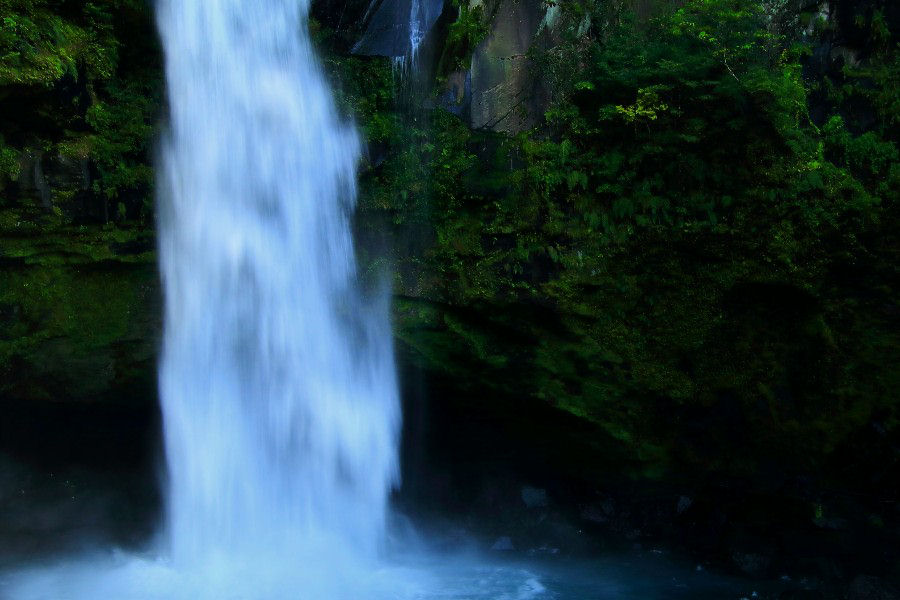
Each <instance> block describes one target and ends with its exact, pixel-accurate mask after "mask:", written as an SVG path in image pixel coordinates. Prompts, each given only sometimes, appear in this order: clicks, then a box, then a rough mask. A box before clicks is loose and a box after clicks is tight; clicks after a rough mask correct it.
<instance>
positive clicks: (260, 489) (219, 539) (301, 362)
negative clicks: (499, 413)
mask: <svg viewBox="0 0 900 600" xmlns="http://www.w3.org/2000/svg"><path fill="white" fill-rule="evenodd" d="M157 10H158V19H159V27H160V32H161V35H162V40H163V44H164V47H165V52H166V59H167V62H166V71H167V82H168V93H169V99H170V110H171V116H170V118H171V123H170V127H169V132H168V135H167V138H166V140H165V141H164V143H163V145H162V156H161V165H160V173H161V176H160V186H159V187H160V190H161V192H160V208H159V213H160V218H159V240H160V242H159V243H160V248H159V251H160V263H161V271H162V277H163V282H164V287H165V300H166V302H165V306H166V308H165V336H164V343H163V348H162V357H161V367H160V377H159V386H160V396H161V403H162V415H163V425H164V427H163V429H164V438H165V440H164V441H165V450H166V457H167V466H168V470H167V477H168V491H167V493H168V497H167V502H166V518H165V525H164V528H163V530H162V531H161V532H160V534H159V536H158V540H157V542H156V543H155V544H154V545H153V547H152V548H151V549H150V550H148V551H147V552H145V553H143V554H134V553H122V552H118V551H105V552H99V553H93V554H85V555H82V556H81V557H79V558H76V559H73V560H71V561H69V562H64V563H62V564H59V563H57V564H53V565H49V566H31V567H28V568H27V569H20V570H18V571H17V572H14V573H9V574H6V575H5V576H4V577H3V578H2V580H0V595H2V596H3V597H8V598H13V599H21V600H38V599H46V600H51V599H52V600H62V599H72V600H82V599H85V600H86V599H96V598H110V599H113V600H128V599H135V600H137V599H140V600H152V599H170V598H171V599H182V598H183V599H198V598H199V599H204V598H208V599H217V600H227V599H260V600H281V599H310V600H343V599H348V600H349V599H356V598H366V599H372V600H380V599H385V600H386V599H397V600H405V599H409V600H412V599H423V600H424V599H437V598H442V599H453V598H459V599H462V598H468V599H473V600H477V599H484V600H488V599H492V600H499V599H526V598H557V599H564V598H571V599H575V598H578V599H587V598H675V597H692V598H696V597H698V595H697V594H698V592H701V591H702V590H703V589H709V590H716V592H715V593H716V595H715V596H712V597H722V596H721V595H720V594H719V592H721V591H722V590H723V589H724V588H721V587H719V586H720V585H724V584H721V582H719V581H718V580H715V579H711V578H705V579H703V580H702V581H698V582H693V583H692V585H690V586H688V585H683V584H684V583H685V581H687V580H688V577H689V576H690V573H691V572H690V571H686V572H687V573H688V575H687V576H684V575H683V574H682V573H683V572H685V570H684V569H682V570H680V571H677V572H678V573H679V575H678V576H676V575H674V574H672V573H669V571H667V569H670V567H667V566H664V565H660V564H655V563H654V564H647V563H644V562H626V563H622V564H620V563H609V564H604V563H599V562H594V563H590V564H574V565H565V564H559V563H555V564H552V565H551V564H549V563H545V564H540V563H524V562H517V561H514V560H508V561H500V560H496V559H495V560H492V561H487V560H485V559H484V558H483V556H479V555H477V554H471V553H469V554H467V553H455V554H451V555H448V554H446V553H439V552H437V551H434V550H433V549H429V548H428V546H427V544H425V543H423V542H422V541H420V540H418V539H417V538H416V536H415V535H414V534H413V533H411V532H409V531H407V532H405V533H402V534H401V533H400V532H399V530H393V529H392V528H391V527H390V514H389V513H390V510H389V506H388V497H389V494H390V491H391V489H392V487H393V486H394V485H395V484H397V483H398V481H397V479H398V471H399V466H398V441H399V440H398V437H399V433H400V427H399V426H400V405H399V399H398V391H397V382H396V380H395V378H396V375H395V366H394V364H393V350H392V347H391V332H390V326H389V320H388V311H387V308H388V306H387V303H386V294H384V293H382V294H381V295H376V296H374V297H371V296H370V297H366V296H365V295H364V294H362V293H361V292H360V290H359V289H358V281H357V273H356V265H355V261H354V254H353V244H352V240H351V235H350V226H349V220H350V216H351V211H352V208H353V201H354V196H355V189H354V186H355V167H356V163H357V159H358V154H359V143H358V138H357V135H356V133H355V132H354V131H353V130H352V128H351V127H349V126H348V125H347V124H345V123H343V122H341V120H340V119H339V118H338V116H337V114H336V112H335V108H334V106H333V103H332V100H331V97H330V93H329V91H328V89H327V86H326V85H325V82H324V79H323V77H322V75H321V73H320V70H319V68H318V66H317V64H316V62H315V56H314V52H313V49H312V47H311V45H310V40H309V36H308V33H307V30H306V14H305V11H306V6H305V4H303V3H302V2H298V1H297V0H255V1H253V2H250V1H248V0H215V1H214V0H196V1H192V2H180V1H177V0H161V1H160V2H159V3H158V4H157ZM650 572H652V573H654V575H655V577H654V578H651V577H648V573H650ZM660 581H661V582H662V583H657V582H660ZM673 582H674V583H673ZM676 583H677V584H678V585H676ZM734 597H737V596H736V595H735V596H734Z"/></svg>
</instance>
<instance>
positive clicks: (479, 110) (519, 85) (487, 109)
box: [471, 0, 545, 133]
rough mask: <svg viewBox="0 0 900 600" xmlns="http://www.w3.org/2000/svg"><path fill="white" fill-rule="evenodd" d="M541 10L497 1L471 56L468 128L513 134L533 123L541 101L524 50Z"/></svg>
mask: <svg viewBox="0 0 900 600" xmlns="http://www.w3.org/2000/svg"><path fill="white" fill-rule="evenodd" d="M544 14H545V8H544V5H543V3H542V2H539V1H537V0H502V1H501V3H500V5H499V7H498V8H497V12H496V15H495V16H494V18H493V20H492V25H491V32H490V33H489V34H488V36H487V38H485V40H484V41H483V42H482V43H481V44H480V45H479V46H478V48H477V49H476V50H475V53H474V54H473V56H472V68H471V78H472V107H471V126H472V128H474V129H490V130H492V131H502V132H507V133H517V132H519V131H523V130H525V129H528V128H529V127H532V126H533V125H535V124H536V123H537V121H538V119H539V117H540V115H541V113H542V112H543V109H542V106H543V101H542V95H541V93H540V85H539V81H538V80H537V79H536V78H535V77H534V72H533V69H532V68H531V62H530V61H529V60H528V58H527V52H528V49H529V48H530V47H531V46H532V44H533V43H535V38H536V36H537V35H538V32H539V30H540V26H541V23H542V22H543V20H544Z"/></svg>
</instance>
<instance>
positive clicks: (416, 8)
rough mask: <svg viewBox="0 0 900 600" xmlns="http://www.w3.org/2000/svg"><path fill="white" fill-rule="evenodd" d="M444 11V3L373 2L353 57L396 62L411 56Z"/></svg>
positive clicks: (415, 0)
mask: <svg viewBox="0 0 900 600" xmlns="http://www.w3.org/2000/svg"><path fill="white" fill-rule="evenodd" d="M443 9H444V2H443V0H380V1H379V0H373V2H372V4H371V6H370V7H369V9H368V11H367V15H368V17H367V19H368V22H367V24H366V30H365V33H364V34H363V36H362V38H361V39H360V40H359V42H358V43H357V44H356V46H354V47H353V52H354V53H355V54H361V55H364V56H387V57H391V58H398V57H403V56H410V55H412V54H414V53H415V52H416V51H417V50H418V48H419V45H421V43H422V42H423V40H424V39H425V36H427V35H428V33H429V32H430V31H431V29H432V27H434V24H435V22H436V21H437V20H438V17H440V16H441V12H442V11H443Z"/></svg>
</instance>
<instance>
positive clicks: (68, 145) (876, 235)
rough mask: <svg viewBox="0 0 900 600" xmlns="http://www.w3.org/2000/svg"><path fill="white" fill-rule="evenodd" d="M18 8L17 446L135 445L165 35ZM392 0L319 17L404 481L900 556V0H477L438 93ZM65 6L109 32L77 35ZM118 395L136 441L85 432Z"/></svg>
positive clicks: (1, 358) (597, 514) (776, 541)
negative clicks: (382, 337) (69, 428)
mask: <svg viewBox="0 0 900 600" xmlns="http://www.w3.org/2000/svg"><path fill="white" fill-rule="evenodd" d="M11 6H13V11H12V13H11V15H12V16H11V17H10V18H12V19H14V20H15V21H16V23H17V25H16V26H15V27H14V28H12V29H4V30H3V36H5V37H2V38H0V43H2V44H4V48H5V49H14V50H15V53H9V52H7V53H5V54H3V56H4V57H5V58H3V59H2V61H0V135H2V139H0V182H2V183H0V185H2V193H0V236H2V240H3V242H2V246H0V402H2V405H3V407H4V410H5V412H6V414H7V415H9V416H10V418H9V419H7V420H6V421H5V422H4V426H3V429H2V431H3V436H2V443H3V447H4V450H7V451H9V450H15V451H16V452H18V453H19V455H21V456H28V455H31V456H36V455H38V454H41V452H39V451H38V447H39V446H42V444H38V443H36V440H37V439H39V438H40V437H42V436H48V435H49V436H52V437H54V439H57V441H58V442H59V444H58V445H56V446H53V445H51V446H49V447H51V448H56V449H58V450H59V452H58V453H59V454H68V453H70V450H67V448H68V449H72V448H76V447H82V449H84V447H89V446H92V445H93V447H95V448H104V450H103V451H102V452H100V454H109V453H110V452H113V450H109V449H110V448H115V447H118V446H119V445H120V444H121V445H123V447H124V446H127V444H126V442H125V438H127V439H130V440H145V439H149V438H153V436H155V435H156V434H157V431H156V427H158V423H157V421H156V420H155V417H153V415H155V403H156V399H155V361H156V350H157V348H158V340H159V332H160V323H159V319H160V317H159V315H160V312H161V310H160V309H161V307H160V299H159V283H158V281H157V275H156V268H155V256H154V245H155V241H154V238H153V232H152V229H153V196H152V179H153V177H152V169H151V167H150V165H151V164H152V160H151V159H152V154H153V143H154V142H153V140H154V135H155V127H156V125H155V124H156V123H157V122H158V119H159V117H160V114H161V113H162V112H163V109H162V106H161V104H162V101H161V98H162V96H163V94H162V89H161V88H162V84H161V76H160V61H159V56H158V47H157V45H156V41H155V32H154V29H153V24H152V19H151V17H150V14H149V12H148V9H147V7H146V6H145V5H144V4H143V3H141V2H128V1H120V2H118V3H115V8H116V10H112V9H110V10H106V9H104V10H101V11H100V12H98V13H92V12H90V11H88V10H87V8H83V10H82V8H79V7H74V6H69V5H68V4H66V8H65V10H63V9H61V8H59V7H58V6H56V5H55V4H51V3H48V2H37V3H18V4H17V3H13V4H12V5H11ZM379 6H381V7H382V8H384V6H391V5H385V4H384V3H382V5H379ZM379 6H375V7H371V6H369V3H367V2H357V1H355V0H348V1H347V2H334V1H331V0H321V1H318V2H315V3H314V4H313V17H314V21H313V23H312V26H313V28H314V30H315V35H316V39H317V42H318V43H319V45H320V47H321V50H322V54H323V58H324V63H325V69H326V71H327V72H328V74H329V76H330V77H331V78H332V81H333V83H334V87H335V90H336V94H337V96H338V101H339V103H340V105H341V107H342V109H343V110H344V111H345V112H346V114H347V115H348V116H349V117H352V118H353V119H354V120H355V122H356V124H357V126H358V127H359V129H360V131H361V134H362V135H363V136H364V138H365V141H366V144H367V147H368V153H367V156H366V158H365V159H364V161H363V164H362V165H361V167H360V192H361V193H360V201H359V209H358V214H357V239H358V242H359V254H360V260H361V263H362V266H363V272H364V275H365V276H366V277H370V278H371V279H372V280H373V281H374V280H377V279H379V277H380V276H381V275H382V274H383V273H385V272H390V273H393V283H394V289H395V292H396V300H395V304H394V312H395V331H396V342H397V352H398V356H399V358H400V362H401V364H402V365H403V370H404V371H403V372H404V381H405V382H406V388H405V394H404V396H405V398H406V402H407V411H406V414H407V432H406V433H407V436H406V449H405V451H404V458H405V465H406V469H407V471H408V477H406V482H407V485H406V491H404V492H403V494H406V496H401V498H400V500H401V502H403V501H408V504H409V505H410V506H413V505H415V506H429V503H430V505H431V506H434V507H436V508H441V507H443V508H447V507H448V506H452V507H455V508H456V509H458V510H459V511H460V512H463V513H466V512H469V513H478V512H479V511H482V512H483V514H484V515H486V517H485V520H486V521H490V519H489V518H488V517H487V515H489V514H491V513H492V512H494V513H496V511H497V510H498V507H501V506H507V507H512V506H517V507H519V505H521V504H522V501H521V498H519V496H520V491H521V487H522V486H523V485H526V484H527V485H529V486H533V487H536V488H539V489H544V490H546V491H547V492H548V495H549V497H550V498H551V500H552V501H553V503H555V504H553V506H555V507H556V509H558V510H559V512H560V514H563V513H564V514H565V519H568V522H569V523H570V524H574V525H573V527H574V528H575V530H578V529H579V528H580V529H583V530H590V531H593V532H595V533H599V534H602V535H611V536H619V537H620V538H622V539H626V540H628V543H641V542H642V541H643V542H647V541H648V540H651V539H667V540H669V541H670V542H671V541H672V540H683V544H684V546H685V547H687V548H688V549H689V550H691V551H696V552H698V553H700V554H703V553H705V554H706V555H716V556H718V557H719V558H720V559H721V560H722V561H723V562H725V563H728V564H731V565H732V567H733V568H736V569H743V568H744V567H747V568H750V567H748V565H751V566H752V565H753V564H755V565H757V566H759V569H757V570H758V571H760V574H764V573H763V572H766V573H767V572H769V571H771V573H775V571H777V568H778V565H779V564H787V563H789V562H790V561H792V560H793V561H795V562H794V563H793V564H797V562H798V561H799V559H798V558H797V557H800V556H810V555H816V556H825V555H827V556H828V557H829V558H828V559H827V560H828V561H832V562H830V563H828V566H827V567H822V569H825V570H827V569H830V568H832V567H833V566H834V565H835V564H840V565H847V564H851V566H843V567H841V568H842V569H844V571H845V572H843V573H842V575H844V576H846V577H848V578H849V577H852V576H853V575H854V574H855V573H856V572H857V571H858V570H859V569H860V568H861V567H860V566H859V564H858V563H856V562H854V561H850V560H849V559H847V557H846V556H841V555H840V551H839V548H840V547H841V546H842V545H847V544H850V545H853V546H854V547H857V546H859V547H862V546H866V547H870V548H871V549H872V553H873V555H875V558H872V555H869V554H864V553H863V554H860V556H862V557H864V558H865V559H866V560H869V559H871V561H870V563H871V564H872V565H874V566H872V568H873V569H876V570H880V571H881V572H882V573H887V572H888V571H889V570H890V568H892V565H894V564H895V563H896V560H897V557H896V555H895V553H893V552H892V551H890V548H891V540H896V539H897V531H898V530H897V527H898V519H897V512H896V511H897V508H896V507H897V497H898V489H897V482H898V481H900V472H898V448H900V439H898V412H897V410H898V407H897V392H896V390H897V389H898V385H900V373H898V368H897V364H900V355H898V348H900V339H898V331H900V323H898V319H900V309H898V306H897V299H896V290H897V288H898V283H900V275H898V270H897V267H896V265H897V261H896V258H897V256H896V249H897V248H898V247H900V240H898V239H897V231H898V228H897V212H896V211H897V209H896V198H897V192H898V190H900V179H898V178H900V167H898V155H897V146H896V144H897V142H898V139H897V138H898V124H900V113H898V109H897V105H896V89H897V88H896V86H897V81H898V74H897V55H896V43H897V32H898V30H900V29H898V23H897V19H898V16H897V8H896V6H894V3H891V2H887V1H886V0H871V1H868V0H867V1H851V0H845V1H841V2H836V3H830V4H828V5H827V6H826V5H825V4H821V5H809V6H806V5H804V6H801V7H784V8H782V9H781V12H777V13H775V14H774V15H773V14H770V13H769V12H766V11H768V10H769V9H770V7H769V5H763V4H756V3H752V2H742V3H737V4H729V3H726V2H703V3H701V2H689V3H683V4H679V5H678V6H671V5H669V4H667V3H659V4H657V3H653V2H641V3H635V4H634V5H633V6H629V5H626V6H617V7H612V6H608V5H606V4H604V3H599V2H583V3H570V4H565V3H562V4H559V5H557V6H555V7H549V6H546V5H544V4H543V3H540V2H512V1H507V0H498V1H496V2H484V3H480V2H458V3H453V4H448V5H446V6H443V7H442V8H443V14H442V16H440V18H439V19H437V21H436V22H435V24H434V27H433V28H432V30H431V34H430V38H429V39H428V40H427V52H426V53H425V54H424V57H425V58H424V59H423V63H424V64H422V65H420V67H421V73H422V75H420V76H421V77H422V78H424V79H426V81H425V82H424V83H423V82H419V83H418V85H419V86H420V87H421V88H424V89H422V90H419V91H416V94H415V98H414V99H412V100H410V99H409V98H408V96H409V95H410V94H409V93H408V90H406V92H405V95H406V97H403V98H399V96H401V95H402V94H399V93H398V89H399V88H402V87H403V85H404V84H403V83H402V82H399V81H397V80H396V79H395V78H394V76H393V75H392V73H391V66H390V62H389V61H388V60H385V59H382V58H378V57H366V56H360V55H358V54H354V53H353V52H352V50H353V48H354V46H355V45H356V44H357V42H358V41H359V40H360V39H361V38H362V36H364V34H365V31H366V28H367V26H368V25H370V24H371V23H372V19H373V18H374V17H373V15H374V14H375V13H377V11H378V10H379ZM373 10H374V11H375V12H374V13H373V12H372V11H373ZM385 10H386V9H385ZM60 20H61V21H60ZM54 23H55V24H57V25H59V24H60V23H63V24H67V25H69V26H70V27H69V28H68V29H66V28H60V27H57V28H56V29H53V28H52V27H50V25H53V24H54ZM73 28H75V29H73ZM62 30H65V31H78V32H80V33H79V35H80V36H81V37H79V38H78V39H79V40H89V43H88V44H85V45H80V46H77V47H78V48H81V49H83V50H84V49H87V50H84V52H83V54H80V55H75V56H73V55H72V53H71V52H70V46H71V44H72V40H70V39H65V38H64V37H53V36H51V35H49V34H47V33H46V32H48V31H62ZM34 49H37V50H39V51H33V50H34ZM63 50H66V52H63ZM88 50H89V51H88ZM13 54H15V56H14V57H13ZM9 57H13V58H9ZM13 59H15V60H13ZM92 411H96V412H92ZM93 414H96V415H97V419H98V422H102V423H103V425H102V426H101V427H99V428H98V429H102V430H104V431H108V434H101V433H99V432H94V433H95V434H96V435H93V434H92V435H86V434H85V435H81V434H73V435H69V436H68V437H67V436H66V435H64V434H63V433H61V431H62V430H61V429H56V428H54V426H52V423H53V422H56V423H61V422H67V421H68V420H69V419H70V418H71V419H72V422H74V423H79V424H80V425H78V427H76V428H75V430H76V431H77V430H79V428H88V423H90V422H91V419H92V418H93V417H91V415H93ZM54 415H55V416H54ZM111 415H112V416H111ZM32 417H34V418H32ZM142 423H143V424H144V425H143V426H144V427H145V428H146V429H144V430H143V431H144V433H142V434H140V435H137V434H135V435H132V434H131V433H129V434H128V435H126V436H125V437H124V438H123V437H122V435H121V434H122V432H131V431H133V429H131V428H132V427H137V428H138V429H140V427H141V424H142ZM146 447H147V445H146V444H145V443H144V441H139V442H135V445H134V446H133V448H132V449H133V451H134V453H135V455H141V453H143V452H145V450H144V449H145V448H146ZM54 452H56V450H54ZM85 452H86V454H85V456H86V457H87V458H85V460H86V461H87V462H91V461H94V460H95V459H96V455H93V458H91V456H92V453H91V452H90V451H87V450H86V451H85ZM50 454H53V453H52V452H51V453H50ZM95 454H96V453H95ZM125 454H127V453H125ZM137 462H140V461H139V460H137V459H136V462H135V464H136V463H137ZM98 464H99V463H98ZM681 498H688V499H689V500H690V502H689V506H686V501H682V500H681ZM611 506H612V507H614V508H610V507H611ZM626 506H631V507H632V508H630V509H626V508H623V507H626ZM520 508H522V510H525V508H528V507H524V508H523V507H520ZM509 514H510V515H513V516H511V517H510V519H509V520H508V521H507V522H504V524H503V527H508V528H514V527H517V526H521V527H522V528H523V530H524V529H528V527H530V525H529V523H530V521H529V519H531V518H532V517H534V518H538V516H539V515H537V513H534V514H532V513H529V512H528V511H525V512H524V513H522V514H521V515H520V514H519V513H517V512H516V511H512V510H511V511H509ZM519 516H521V520H519V521H517V520H516V519H518V518H519ZM560 518H561V519H562V517H560ZM565 519H563V520H565ZM516 523H518V525H516ZM498 527H499V526H498ZM560 527H562V525H560ZM635 532H637V533H635ZM496 533H497V534H498V535H499V534H503V535H508V533H509V532H506V533H504V532H502V531H499V530H498V531H497V532H496ZM540 535H542V534H541V533H540V528H539V527H536V526H535V527H534V528H533V536H534V537H533V538H532V539H537V538H539V537H540ZM563 537H565V536H563ZM601 537H602V536H601ZM894 547H895V548H896V546H894ZM817 553H818V554H817ZM748 556H751V557H752V556H767V557H768V563H766V566H760V565H762V564H763V563H761V562H759V561H754V560H751V559H747V557H748ZM735 557H737V558H735ZM779 561H780V562H779ZM763 562H765V561H763ZM799 562H802V561H799ZM826 562H827V561H826ZM751 563H752V564H751ZM742 565H743V566H742ZM806 567H808V568H811V569H813V570H815V569H819V568H820V567H821V565H820V566H810V564H808V563H807V564H806ZM751 570H753V569H751Z"/></svg>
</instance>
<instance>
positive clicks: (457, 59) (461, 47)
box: [437, 0, 499, 78]
mask: <svg viewBox="0 0 900 600" xmlns="http://www.w3.org/2000/svg"><path fill="white" fill-rule="evenodd" d="M453 6H455V7H456V9H457V16H456V20H455V21H454V22H453V23H451V24H450V28H449V30H448V32H447V39H446V41H445V42H444V47H443V49H442V53H441V57H440V59H439V61H438V67H437V72H438V77H439V78H442V77H446V76H447V75H448V74H449V73H451V72H453V71H458V70H465V69H468V68H469V64H470V63H471V62H472V53H473V52H474V51H475V48H476V47H478V44H480V43H481V41H482V40H483V39H484V38H485V37H487V35H488V33H490V24H491V19H492V18H493V16H492V15H485V14H484V3H482V2H470V1H469V0H453ZM496 6H499V3H497V4H496Z"/></svg>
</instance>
